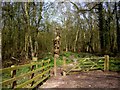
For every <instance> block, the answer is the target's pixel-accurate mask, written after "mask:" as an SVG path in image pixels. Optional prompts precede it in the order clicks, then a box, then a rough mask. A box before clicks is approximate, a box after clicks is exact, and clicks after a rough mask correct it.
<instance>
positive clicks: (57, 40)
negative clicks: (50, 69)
mask: <svg viewBox="0 0 120 90" xmlns="http://www.w3.org/2000/svg"><path fill="white" fill-rule="evenodd" d="M59 53H60V32H59V30H58V28H56V31H55V40H54V76H57V65H56V59H57V58H58V57H59Z"/></svg>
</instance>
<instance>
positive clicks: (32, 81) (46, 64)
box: [0, 59, 51, 88]
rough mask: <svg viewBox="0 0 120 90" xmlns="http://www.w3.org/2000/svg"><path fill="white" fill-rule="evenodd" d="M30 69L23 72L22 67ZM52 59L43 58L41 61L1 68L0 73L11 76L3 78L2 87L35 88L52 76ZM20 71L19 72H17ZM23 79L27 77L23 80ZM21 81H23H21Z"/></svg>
mask: <svg viewBox="0 0 120 90" xmlns="http://www.w3.org/2000/svg"><path fill="white" fill-rule="evenodd" d="M26 67H27V69H29V71H27V72H25V73H23V72H22V71H21V72H20V69H24V68H26ZM50 69H51V68H50V59H48V60H45V61H44V60H42V61H41V62H31V63H30V64H25V65H19V66H12V67H9V68H4V69H0V74H2V75H3V76H4V75H8V74H11V77H9V78H7V79H5V80H4V78H3V80H2V82H0V84H2V88H24V87H25V88H35V87H36V86H37V85H38V84H40V83H41V82H43V81H44V80H45V79H47V78H48V77H49V76H50ZM18 72H19V74H17V73H18ZM22 79H25V80H24V81H22ZM20 81H21V82H20Z"/></svg>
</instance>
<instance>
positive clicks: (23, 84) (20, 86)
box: [15, 69, 50, 88]
mask: <svg viewBox="0 0 120 90" xmlns="http://www.w3.org/2000/svg"><path fill="white" fill-rule="evenodd" d="M49 70H50V69H48V70H47V71H45V72H43V73H41V74H38V75H37V76H35V77H34V78H32V79H30V80H28V81H26V82H24V83H22V84H20V85H17V86H16V87H15V88H23V87H24V86H25V85H27V84H29V83H31V82H32V81H34V80H36V79H37V78H39V77H40V76H42V75H43V74H45V73H47V72H49Z"/></svg>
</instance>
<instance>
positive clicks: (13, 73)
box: [11, 65, 17, 89]
mask: <svg viewBox="0 0 120 90" xmlns="http://www.w3.org/2000/svg"><path fill="white" fill-rule="evenodd" d="M11 67H15V65H12V66H11ZM15 75H16V70H13V71H11V78H14V77H15ZM16 85H17V82H16V81H13V83H12V89H14V87H15V86H16Z"/></svg>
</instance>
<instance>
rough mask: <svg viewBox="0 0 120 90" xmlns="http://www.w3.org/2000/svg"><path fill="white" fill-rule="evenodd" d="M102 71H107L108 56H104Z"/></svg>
mask: <svg viewBox="0 0 120 90" xmlns="http://www.w3.org/2000/svg"><path fill="white" fill-rule="evenodd" d="M104 57H105V61H104V71H109V55H105V56H104Z"/></svg>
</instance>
